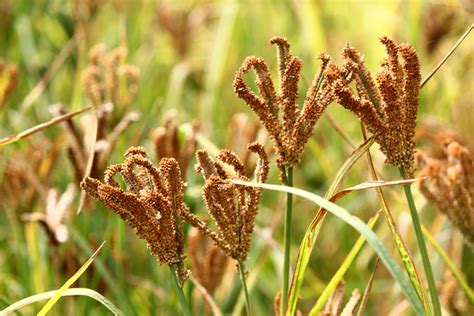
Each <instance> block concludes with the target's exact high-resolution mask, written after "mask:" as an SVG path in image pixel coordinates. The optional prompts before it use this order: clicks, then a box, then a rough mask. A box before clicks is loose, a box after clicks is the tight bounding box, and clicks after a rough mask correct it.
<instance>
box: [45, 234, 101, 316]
mask: <svg viewBox="0 0 474 316" xmlns="http://www.w3.org/2000/svg"><path fill="white" fill-rule="evenodd" d="M104 244H105V241H104V242H103V243H102V244H101V245H100V246H99V248H97V250H96V251H95V252H94V253H93V254H92V256H91V257H90V258H89V260H87V261H86V263H84V265H83V266H82V267H81V268H80V269H79V270H77V272H76V273H74V275H73V276H72V277H70V278H69V280H67V281H66V283H64V285H63V286H61V287H60V288H59V290H58V291H56V293H55V294H54V295H53V297H51V299H50V300H49V301H48V302H47V303H46V305H44V306H43V308H42V309H41V310H40V311H39V313H38V316H44V315H46V313H47V312H49V310H51V308H52V307H53V306H54V304H56V302H57V301H58V300H59V299H60V298H61V296H62V295H63V294H64V292H66V290H67V289H68V288H69V287H70V286H71V285H72V284H73V283H74V282H76V281H77V280H78V279H79V278H80V277H81V275H82V274H83V273H84V272H85V271H86V270H87V268H88V267H89V266H90V265H91V263H92V262H93V261H94V259H95V257H97V255H98V254H99V252H100V250H101V249H102V247H103V246H104Z"/></svg>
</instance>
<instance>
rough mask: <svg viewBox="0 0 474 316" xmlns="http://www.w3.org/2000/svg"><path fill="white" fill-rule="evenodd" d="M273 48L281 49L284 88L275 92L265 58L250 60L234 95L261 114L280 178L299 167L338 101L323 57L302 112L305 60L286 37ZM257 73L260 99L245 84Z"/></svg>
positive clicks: (237, 80)
mask: <svg viewBox="0 0 474 316" xmlns="http://www.w3.org/2000/svg"><path fill="white" fill-rule="evenodd" d="M270 43H271V44H275V45H276V46H277V57H278V74H279V78H280V85H279V91H278V93H277V92H276V91H275V88H274V84H273V81H272V79H271V76H270V72H269V70H268V66H267V64H266V63H265V61H264V60H263V59H262V58H257V57H253V56H252V57H247V58H246V59H245V61H244V63H243V64H242V66H241V67H240V69H239V70H238V71H237V73H236V75H235V78H234V92H235V93H236V94H237V96H238V97H239V98H241V99H242V100H244V101H245V103H247V105H248V106H249V107H250V108H251V109H252V110H253V111H254V112H255V113H256V114H257V116H258V118H259V120H260V122H261V123H262V125H263V126H264V127H265V128H266V129H267V132H268V134H269V137H270V139H271V140H272V143H273V147H274V149H275V152H276V153H277V155H278V159H277V161H278V165H279V168H280V175H281V177H282V178H283V177H284V173H285V172H284V169H285V168H287V167H291V166H294V165H295V164H297V163H298V162H299V161H300V159H301V155H302V153H303V150H304V145H305V144H306V142H307V141H308V139H309V137H310V136H311V135H312V133H313V130H314V126H315V124H316V122H317V121H318V119H319V117H320V116H321V114H322V113H323V111H324V109H325V108H326V107H327V106H328V105H329V104H330V103H331V102H332V101H333V100H334V98H335V96H334V92H333V83H334V80H328V78H327V76H326V68H327V66H328V64H329V61H330V59H329V57H328V56H327V55H321V57H320V59H321V61H322V65H321V69H320V72H319V73H318V74H317V75H316V76H315V78H314V80H313V84H312V85H311V87H310V89H309V91H308V94H307V96H306V100H305V102H304V104H303V107H302V109H301V110H300V109H299V108H298V105H297V99H298V82H299V77H300V72H301V68H302V63H301V60H300V59H299V58H298V57H294V56H292V55H291V52H290V44H289V43H288V41H287V40H286V39H285V38H283V37H273V38H272V39H271V40H270ZM250 69H253V70H254V71H255V74H256V81H255V83H256V84H257V87H258V91H259V95H257V94H255V93H254V92H253V91H251V90H250V88H249V87H248V85H247V84H246V82H245V80H244V76H245V74H246V73H247V72H248V71H250Z"/></svg>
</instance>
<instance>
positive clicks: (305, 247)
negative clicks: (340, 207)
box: [287, 138, 374, 315]
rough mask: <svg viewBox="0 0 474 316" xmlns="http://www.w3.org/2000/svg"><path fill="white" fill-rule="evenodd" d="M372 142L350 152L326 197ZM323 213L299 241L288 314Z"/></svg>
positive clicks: (370, 140) (297, 291)
mask: <svg viewBox="0 0 474 316" xmlns="http://www.w3.org/2000/svg"><path fill="white" fill-rule="evenodd" d="M373 143H374V139H373V138H370V139H368V140H367V141H365V142H364V143H363V144H362V145H360V146H359V147H358V148H357V149H356V150H354V152H352V154H351V155H350V156H349V158H348V159H347V160H346V161H345V162H344V164H343V165H342V166H341V168H340V169H339V171H338V172H337V174H336V178H335V179H334V181H333V182H332V184H331V186H330V187H329V190H328V191H327V192H326V198H329V197H331V196H333V195H334V194H335V193H336V191H337V190H338V188H339V187H340V185H341V183H342V181H343V180H344V177H345V176H346V175H347V173H348V172H349V170H350V169H351V168H352V166H353V165H354V164H355V163H356V161H357V160H359V158H360V157H362V155H363V154H364V153H365V152H366V151H367V150H368V149H369V148H370V146H372V144H373ZM325 215H326V211H325V210H324V209H319V211H318V213H317V214H316V216H315V217H314V218H313V220H312V222H311V224H310V225H309V227H308V229H307V230H306V233H305V236H304V238H303V241H302V242H301V245H300V250H299V252H298V257H297V259H296V265H295V273H294V275H293V278H292V281H291V287H290V292H289V293H288V308H287V312H288V313H289V314H290V315H294V314H295V312H296V304H297V302H298V297H299V293H300V289H301V285H302V283H303V278H304V273H305V271H306V268H307V266H308V262H309V257H310V255H311V252H312V250H313V248H314V245H315V243H316V239H317V237H318V234H319V231H320V229H321V226H322V222H323V220H324V218H325Z"/></svg>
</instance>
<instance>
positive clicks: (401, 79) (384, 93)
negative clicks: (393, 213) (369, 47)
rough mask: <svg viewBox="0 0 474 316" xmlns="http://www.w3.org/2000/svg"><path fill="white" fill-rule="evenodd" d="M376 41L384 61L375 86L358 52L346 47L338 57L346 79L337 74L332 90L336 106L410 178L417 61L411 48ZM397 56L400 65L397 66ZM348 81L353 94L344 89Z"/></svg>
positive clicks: (386, 38) (414, 120)
mask: <svg viewBox="0 0 474 316" xmlns="http://www.w3.org/2000/svg"><path fill="white" fill-rule="evenodd" d="M380 41H381V42H382V44H384V45H385V49H386V53H387V58H386V59H384V60H383V61H382V69H381V70H380V71H379V72H378V73H377V75H376V82H377V84H376V83H375V81H374V80H373V79H372V76H371V74H370V72H369V70H368V69H367V67H366V66H365V64H364V61H363V60H362V57H361V56H360V53H359V52H358V51H357V50H356V49H355V48H353V47H350V46H346V47H345V48H344V50H343V53H342V58H343V59H344V61H345V64H344V70H345V71H346V72H348V73H349V77H348V78H344V71H342V70H341V71H339V79H336V83H335V86H336V87H335V89H334V91H335V93H336V95H337V101H338V103H340V104H341V105H342V106H344V107H345V108H347V109H348V110H350V111H352V112H354V113H355V114H356V115H357V116H358V117H359V119H360V120H361V122H362V123H364V124H365V125H366V126H367V129H368V130H369V131H370V132H371V133H373V134H374V137H375V140H376V141H377V142H378V143H379V144H380V147H381V150H382V152H383V153H384V154H385V156H386V157H387V160H386V162H387V163H389V164H392V165H394V166H397V167H400V168H402V169H403V170H404V171H405V172H406V173H407V174H408V175H409V176H411V175H413V170H414V168H413V164H414V158H413V154H414V147H415V142H414V140H413V139H414V136H415V127H416V114H417V111H418V104H419V101H418V97H419V91H420V81H421V75H420V65H419V60H418V56H417V54H416V51H415V49H414V48H413V47H411V46H410V45H408V44H398V45H397V44H395V43H394V42H393V41H392V40H391V39H389V38H388V37H382V38H381V39H380ZM399 56H401V57H402V59H403V61H404V62H403V64H400V63H399ZM333 73H335V72H333ZM335 74H337V73H335ZM350 81H354V82H355V87H356V92H357V93H355V92H354V91H352V90H351V89H350V88H348V87H347V84H348V83H349V82H350Z"/></svg>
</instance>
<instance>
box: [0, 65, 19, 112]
mask: <svg viewBox="0 0 474 316" xmlns="http://www.w3.org/2000/svg"><path fill="white" fill-rule="evenodd" d="M17 83H18V68H17V66H16V65H14V64H7V65H5V61H4V60H3V59H2V58H0V109H1V108H2V107H3V106H4V105H5V103H6V102H7V99H8V98H9V97H10V96H11V95H12V93H13V91H14V90H15V88H16V85H17Z"/></svg>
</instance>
